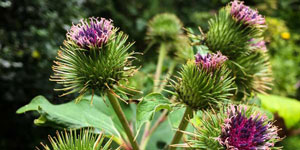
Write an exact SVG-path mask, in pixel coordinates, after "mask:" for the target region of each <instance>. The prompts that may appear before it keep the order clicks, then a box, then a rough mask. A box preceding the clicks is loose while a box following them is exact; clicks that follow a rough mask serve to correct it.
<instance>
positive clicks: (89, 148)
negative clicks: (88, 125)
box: [36, 129, 119, 150]
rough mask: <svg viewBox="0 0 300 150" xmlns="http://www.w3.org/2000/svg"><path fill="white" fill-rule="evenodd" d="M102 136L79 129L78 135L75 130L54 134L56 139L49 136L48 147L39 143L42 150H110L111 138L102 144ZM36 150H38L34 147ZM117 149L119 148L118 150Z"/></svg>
mask: <svg viewBox="0 0 300 150" xmlns="http://www.w3.org/2000/svg"><path fill="white" fill-rule="evenodd" d="M104 139H105V137H104V135H103V133H100V134H99V135H96V134H93V133H92V132H91V131H90V130H89V129H81V130H80V131H79V133H78V132H77V131H76V130H71V129H70V131H66V130H65V131H64V132H58V131H57V132H56V137H51V136H50V135H49V142H50V144H51V145H50V146H48V145H46V144H43V143H41V145H42V147H43V149H44V150H111V149H112V147H111V143H112V141H113V137H111V138H110V139H109V140H108V141H107V142H106V143H104ZM36 149H37V150H40V149H39V148H38V147H36ZM118 149H119V148H118Z"/></svg>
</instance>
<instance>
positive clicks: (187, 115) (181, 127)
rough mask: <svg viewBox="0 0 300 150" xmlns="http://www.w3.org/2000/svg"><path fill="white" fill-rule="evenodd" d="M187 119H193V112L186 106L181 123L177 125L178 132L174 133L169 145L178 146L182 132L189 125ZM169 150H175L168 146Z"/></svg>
mask: <svg viewBox="0 0 300 150" xmlns="http://www.w3.org/2000/svg"><path fill="white" fill-rule="evenodd" d="M189 118H193V110H192V109H191V108H190V107H189V106H187V107H186V110H185V112H184V115H183V117H182V119H181V122H180V124H179V127H178V130H177V131H176V133H175V135H174V137H173V140H172V142H171V144H170V145H173V144H178V143H179V142H180V140H181V137H182V134H183V133H182V131H184V130H185V129H186V127H187V125H188V123H189V121H188V119H189ZM169 150H176V147H171V146H170V147H169Z"/></svg>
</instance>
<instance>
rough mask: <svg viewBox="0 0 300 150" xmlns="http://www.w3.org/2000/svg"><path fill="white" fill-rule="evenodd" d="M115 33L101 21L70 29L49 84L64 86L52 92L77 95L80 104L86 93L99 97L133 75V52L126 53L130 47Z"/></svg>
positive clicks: (85, 23)
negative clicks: (96, 93) (96, 94)
mask: <svg viewBox="0 0 300 150" xmlns="http://www.w3.org/2000/svg"><path fill="white" fill-rule="evenodd" d="M117 30H118V29H116V28H115V27H114V26H113V25H112V21H111V20H106V19H104V18H101V19H100V20H99V19H98V18H90V19H89V20H82V21H81V22H80V23H79V24H77V25H73V26H72V28H71V29H70V31H69V32H68V34H67V40H65V41H64V46H63V47H62V48H61V49H60V50H59V51H58V56H57V57H56V61H54V65H53V71H54V75H53V76H51V77H50V80H51V81H56V82H57V83H58V84H62V85H63V86H64V87H63V88H61V89H56V90H57V91H64V92H65V93H64V94H62V95H67V94H71V93H79V94H80V96H79V97H78V100H80V97H82V96H83V95H84V94H85V93H86V92H92V94H94V93H95V92H98V93H100V94H101V95H102V94H103V93H106V91H107V90H110V89H113V88H114V87H116V86H119V85H120V81H124V80H127V78H128V77H129V76H131V75H132V74H133V72H134V71H135V67H134V66H131V61H132V58H134V57H133V56H132V55H133V52H131V53H129V52H128V50H129V48H130V47H131V46H132V45H133V43H128V42H127V39H128V36H127V35H125V34H123V32H117Z"/></svg>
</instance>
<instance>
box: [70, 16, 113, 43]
mask: <svg viewBox="0 0 300 150" xmlns="http://www.w3.org/2000/svg"><path fill="white" fill-rule="evenodd" d="M113 29H114V26H113V25H112V20H107V19H105V18H101V19H100V20H99V19H98V18H94V17H92V18H89V21H88V20H84V19H82V20H81V21H80V23H79V24H77V25H73V26H72V27H71V29H70V31H69V32H68V34H67V36H68V37H69V38H70V39H72V40H73V41H74V42H75V43H76V44H78V45H79V46H80V47H81V48H89V47H101V46H102V45H103V44H106V43H107V41H108V39H109V37H110V36H111V35H112V33H113Z"/></svg>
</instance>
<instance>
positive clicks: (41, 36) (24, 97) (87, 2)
mask: <svg viewBox="0 0 300 150" xmlns="http://www.w3.org/2000/svg"><path fill="white" fill-rule="evenodd" d="M228 1H229V0H188V1H186V0H176V1H174V0H164V1H161V0H143V1H139V0H130V1H124V0H110V1H105V0H78V1H77V0H68V1H63V0H51V1H50V0H30V1H28V0H4V1H3V0H1V1H0V14H1V15H0V20H1V21H0V83H1V84H0V91H1V95H0V96H1V103H0V110H1V111H2V113H1V119H2V121H1V126H2V129H3V130H2V131H1V136H0V149H3V150H5V149H10V150H12V149H22V150H23V149H24V150H25V149H33V147H34V146H36V145H39V142H40V141H43V140H46V137H47V135H48V134H54V129H52V128H42V127H37V126H35V125H34V124H33V123H32V120H33V119H34V118H37V114H33V115H32V114H25V115H16V114H15V112H16V110H17V109H18V108H20V107H21V106H23V105H25V104H27V103H28V102H29V101H30V100H31V99H32V98H33V97H35V96H36V95H44V96H45V97H46V98H47V99H49V100H50V101H51V102H52V103H63V102H66V101H67V100H68V97H64V98H63V99H65V100H62V99H61V98H59V99H58V96H57V95H58V94H59V93H56V92H54V91H53V88H54V87H55V86H56V85H55V83H54V82H50V81H49V76H50V74H51V73H52V71H51V65H52V60H53V59H54V57H55V55H56V52H57V50H58V49H59V47H60V45H61V44H62V42H63V40H64V38H65V34H66V31H67V30H68V29H69V28H70V25H71V24H72V22H78V20H79V19H80V18H83V17H89V16H95V17H98V16H99V17H105V18H111V19H113V20H114V24H115V25H116V26H119V27H120V28H121V29H122V30H123V31H124V32H126V33H127V34H129V35H130V40H131V41H136V44H135V47H134V49H135V50H136V51H140V52H143V51H144V50H145V49H146V48H147V44H148V43H147V42H146V41H145V32H146V28H147V26H146V25H147V22H148V20H149V19H151V18H152V17H153V16H154V15H155V14H158V13H162V12H170V13H174V14H176V15H177V16H178V17H179V18H180V19H181V20H182V22H183V23H184V26H185V27H191V28H194V29H196V28H197V27H198V26H201V28H202V29H203V30H207V26H208V24H207V20H208V19H209V18H211V17H213V15H214V13H215V12H216V10H218V9H219V8H220V7H221V6H224V5H225V4H226V3H228ZM246 4H247V5H251V6H254V7H256V8H258V10H259V11H260V12H261V13H262V14H264V15H265V16H266V18H267V23H268V26H269V29H268V30H267V32H266V33H265V36H266V38H267V47H268V49H269V54H270V57H271V64H272V67H273V75H274V87H273V90H272V91H270V93H273V94H276V95H281V96H285V97H290V98H295V99H298V100H300V67H299V66H300V56H299V55H300V28H299V26H300V20H299V18H300V2H299V1H297V0H253V1H247V2H246ZM195 31H196V30H195ZM156 55H157V53H156V51H154V50H152V51H151V50H150V51H149V52H148V53H146V55H145V56H144V57H143V58H141V62H144V61H147V62H150V63H151V62H156V59H157V58H156ZM282 101H284V100H282ZM283 103H284V102H283ZM263 105H264V104H263ZM265 105H268V106H269V105H272V103H270V104H265ZM292 117H296V118H297V117H298V118H299V116H297V115H296V116H292ZM297 127H300V123H297V125H295V127H293V128H294V129H297ZM283 134H288V135H289V136H288V137H287V138H286V139H285V140H284V141H283V142H282V143H281V144H283V145H286V147H285V149H287V150H289V149H290V150H294V149H296V148H298V147H300V145H299V143H300V136H299V135H298V134H299V133H297V130H294V131H293V132H292V133H291V132H289V131H286V130H284V133H283ZM292 135H293V136H292Z"/></svg>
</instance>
